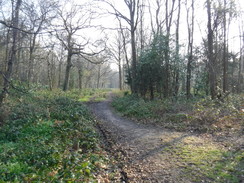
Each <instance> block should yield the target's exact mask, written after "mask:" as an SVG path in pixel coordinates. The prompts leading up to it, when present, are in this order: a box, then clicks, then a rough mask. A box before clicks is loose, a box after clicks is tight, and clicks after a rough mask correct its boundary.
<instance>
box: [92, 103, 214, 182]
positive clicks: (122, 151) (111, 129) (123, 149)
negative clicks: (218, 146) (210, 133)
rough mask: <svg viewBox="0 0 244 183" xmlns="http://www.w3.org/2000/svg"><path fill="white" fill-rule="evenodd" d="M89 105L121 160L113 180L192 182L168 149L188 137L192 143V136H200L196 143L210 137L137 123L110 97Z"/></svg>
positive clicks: (111, 148)
mask: <svg viewBox="0 0 244 183" xmlns="http://www.w3.org/2000/svg"><path fill="white" fill-rule="evenodd" d="M89 108H90V110H91V111H92V112H93V114H94V115H95V117H96V118H97V120H98V121H99V125H98V126H99V128H100V130H101V132H102V133H103V136H104V138H105V141H106V143H107V147H108V149H109V150H110V151H111V152H112V153H114V156H116V157H117V159H118V161H119V165H118V167H119V168H120V170H119V171H120V173H121V178H120V179H119V180H112V181H111V180H110V182H136V183H137V182H139V183H140V182H146V183H150V182H153V183H154V182H155V183H156V182H160V183H164V182H165V183H173V182H174V183H179V182H180V183H188V182H192V181H191V180H190V179H189V178H188V177H187V176H184V173H183V172H184V171H182V169H184V166H181V165H180V164H178V162H177V161H175V160H174V158H173V157H172V156H171V154H170V151H167V150H166V152H165V149H167V148H168V149H170V148H171V147H172V145H177V144H181V143H186V141H187V143H189V139H191V138H194V139H197V140H194V142H193V143H194V145H195V143H197V144H198V145H199V144H203V143H205V142H206V141H209V138H205V139H203V138H202V137H198V136H197V135H194V134H191V133H180V132H176V131H169V130H166V129H161V128H159V127H155V126H150V125H143V124H138V123H136V122H134V121H131V120H128V119H125V118H123V117H121V116H119V115H118V114H116V112H115V111H113V109H112V107H110V101H103V102H94V103H90V104H89ZM190 143H192V142H191V140H190ZM211 143H214V142H212V141H211ZM162 152H164V153H162ZM105 182H106V181H105Z"/></svg>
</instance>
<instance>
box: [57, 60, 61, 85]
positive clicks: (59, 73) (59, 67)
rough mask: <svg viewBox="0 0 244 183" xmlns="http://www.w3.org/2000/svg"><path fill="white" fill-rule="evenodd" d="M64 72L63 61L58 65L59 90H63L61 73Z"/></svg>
mask: <svg viewBox="0 0 244 183" xmlns="http://www.w3.org/2000/svg"><path fill="white" fill-rule="evenodd" d="M61 72H62V63H61V61H60V62H59V64H58V88H61V74H62V73H61Z"/></svg>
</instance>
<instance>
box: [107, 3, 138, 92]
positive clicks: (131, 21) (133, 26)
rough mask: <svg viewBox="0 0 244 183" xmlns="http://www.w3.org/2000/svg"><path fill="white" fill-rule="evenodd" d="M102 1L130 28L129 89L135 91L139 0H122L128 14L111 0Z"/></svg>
mask: <svg viewBox="0 0 244 183" xmlns="http://www.w3.org/2000/svg"><path fill="white" fill-rule="evenodd" d="M103 2H105V3H107V4H108V5H109V6H110V7H111V8H112V10H113V12H109V13H110V14H113V15H115V16H116V17H117V18H119V19H122V20H124V21H125V22H126V23H127V24H128V26H129V30H130V37H131V54H132V63H131V65H132V67H131V90H132V93H137V85H136V68H137V49H136V30H137V26H138V23H139V17H140V16H139V14H140V6H141V0H124V4H125V6H126V8H127V10H128V11H129V15H126V14H125V13H122V12H121V11H120V10H119V9H118V8H117V7H116V6H115V5H114V4H113V3H112V2H111V1H109V0H103Z"/></svg>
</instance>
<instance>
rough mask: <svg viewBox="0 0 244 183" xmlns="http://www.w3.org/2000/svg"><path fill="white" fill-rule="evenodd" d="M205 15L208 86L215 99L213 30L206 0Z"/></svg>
mask: <svg viewBox="0 0 244 183" xmlns="http://www.w3.org/2000/svg"><path fill="white" fill-rule="evenodd" d="M207 14H208V67H209V84H210V94H211V98H212V99H215V98H216V95H217V93H216V69H215V65H216V63H215V59H214V55H213V54H214V53H213V30H212V16H211V2H210V0H207Z"/></svg>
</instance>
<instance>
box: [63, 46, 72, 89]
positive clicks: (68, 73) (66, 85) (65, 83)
mask: <svg viewBox="0 0 244 183" xmlns="http://www.w3.org/2000/svg"><path fill="white" fill-rule="evenodd" d="M71 58H72V51H71V50H69V51H68V56H67V65H66V70H65V78H64V87H63V91H67V90H68V86H69V77H70V69H71V67H72V63H71Z"/></svg>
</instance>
